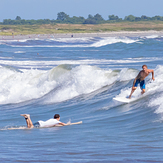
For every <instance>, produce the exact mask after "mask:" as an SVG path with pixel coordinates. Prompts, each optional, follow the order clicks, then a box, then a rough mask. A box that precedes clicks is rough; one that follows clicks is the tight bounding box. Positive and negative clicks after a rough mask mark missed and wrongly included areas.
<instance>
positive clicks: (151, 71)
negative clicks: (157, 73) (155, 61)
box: [150, 70, 155, 81]
mask: <svg viewBox="0 0 163 163" xmlns="http://www.w3.org/2000/svg"><path fill="white" fill-rule="evenodd" d="M150 73H152V80H153V81H154V80H155V78H154V71H153V70H150Z"/></svg>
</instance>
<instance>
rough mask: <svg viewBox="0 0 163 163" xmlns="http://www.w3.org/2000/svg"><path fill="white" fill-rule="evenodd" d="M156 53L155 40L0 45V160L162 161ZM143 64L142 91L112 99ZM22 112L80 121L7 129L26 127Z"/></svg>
mask: <svg viewBox="0 0 163 163" xmlns="http://www.w3.org/2000/svg"><path fill="white" fill-rule="evenodd" d="M162 52H163V37H162V36H148V37H103V38H100V37H95V38H94V37H88V38H61V39H58V38H57V39H55V38H51V39H47V40H39V39H35V40H33V39H31V40H30V39H28V40H19V41H18V40H14V41H5V40H0V75H1V78H0V115H1V116H0V122H1V123H0V141H1V152H0V161H1V162H162V161H163V155H162V151H163V123H162V122H163V104H162V101H163V55H162ZM143 64H147V65H148V68H150V69H154V71H155V81H154V82H152V81H151V75H149V76H148V77H147V78H146V93H145V94H144V95H143V96H142V97H141V98H139V99H138V100H137V101H134V102H132V103H129V104H124V103H121V102H118V101H115V100H114V99H113V98H114V97H116V96H122V97H124V96H128V95H129V94H130V91H131V87H132V82H133V79H134V78H135V77H136V75H137V74H138V72H139V71H140V70H141V66H142V65H143ZM140 92H141V90H140V89H139V88H138V89H137V90H136V91H135V93H134V96H135V97H139V96H140ZM22 113H28V114H30V115H31V119H32V121H33V122H37V121H38V120H47V119H49V118H52V117H53V115H54V114H56V113H59V114H60V115H61V121H62V122H65V123H66V122H68V121H69V120H71V122H77V121H83V123H82V124H80V125H72V126H64V127H54V128H42V129H41V128H40V129H37V128H35V129H30V130H29V129H24V130H23V129H19V130H8V128H10V127H18V128H20V127H22V126H26V123H25V120H24V118H23V117H21V116H20V114H22Z"/></svg>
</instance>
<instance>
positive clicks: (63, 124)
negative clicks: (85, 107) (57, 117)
mask: <svg viewBox="0 0 163 163" xmlns="http://www.w3.org/2000/svg"><path fill="white" fill-rule="evenodd" d="M59 125H62V126H66V125H67V124H65V123H62V122H60V123H59Z"/></svg>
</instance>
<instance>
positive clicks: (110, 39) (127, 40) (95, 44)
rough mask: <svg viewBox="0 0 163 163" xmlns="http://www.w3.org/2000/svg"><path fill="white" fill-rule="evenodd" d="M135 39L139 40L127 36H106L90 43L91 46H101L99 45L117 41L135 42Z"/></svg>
mask: <svg viewBox="0 0 163 163" xmlns="http://www.w3.org/2000/svg"><path fill="white" fill-rule="evenodd" d="M137 41H139V40H134V39H130V38H127V37H124V38H117V37H107V38H103V39H102V40H100V41H98V42H96V43H94V44H92V45H91V47H101V46H105V45H108V44H115V43H118V42H122V43H126V44H131V43H135V42H137Z"/></svg>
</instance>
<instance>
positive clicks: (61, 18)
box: [0, 12, 163, 25]
mask: <svg viewBox="0 0 163 163" xmlns="http://www.w3.org/2000/svg"><path fill="white" fill-rule="evenodd" d="M139 21H163V17H162V16H154V17H147V16H145V15H142V16H141V17H135V16H133V15H129V16H126V17H125V18H124V19H122V18H119V17H118V16H116V15H109V16H108V20H104V19H103V18H102V16H101V15H100V14H96V15H94V16H92V15H90V14H89V15H88V18H87V19H85V18H84V17H81V16H79V17H76V16H73V17H70V16H69V15H67V14H66V13H64V12H59V13H58V14H57V19H56V20H54V19H53V20H50V19H38V20H33V19H32V20H25V19H21V17H20V16H17V17H16V18H15V20H11V19H4V20H3V22H0V24H2V25H34V24H39V25H42V24H58V23H59V24H104V23H115V22H139Z"/></svg>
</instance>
